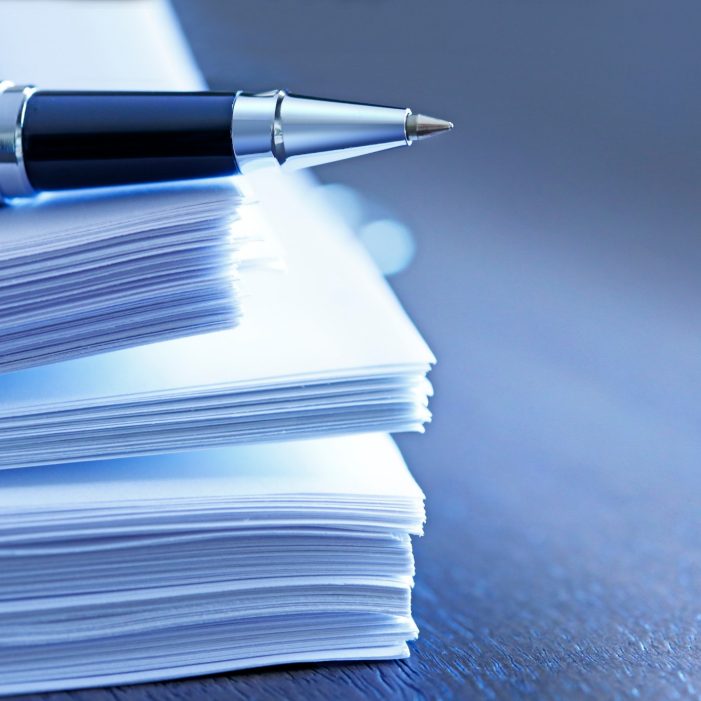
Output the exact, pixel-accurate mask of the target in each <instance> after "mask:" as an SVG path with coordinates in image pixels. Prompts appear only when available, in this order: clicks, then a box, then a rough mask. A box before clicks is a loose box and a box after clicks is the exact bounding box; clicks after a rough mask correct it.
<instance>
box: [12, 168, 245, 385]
mask: <svg viewBox="0 0 701 701" xmlns="http://www.w3.org/2000/svg"><path fill="white" fill-rule="evenodd" d="M240 199H241V198H240V196H239V195H238V193H237V191H236V189H235V188H234V187H233V185H232V183H231V181H221V180H220V181H209V182H203V183H188V184H178V185H174V186H160V187H152V188H143V187H142V188H117V189H115V190H107V191H105V190H97V191H92V192H88V193H84V192H81V193H74V194H68V195H67V194H62V195H60V196H54V197H49V196H42V197H40V198H36V199H33V200H31V201H28V202H24V203H22V204H21V205H19V204H15V205H13V206H12V207H0V373H3V372H7V371H10V370H17V369H20V368H25V367H31V366H34V365H41V364H45V363H52V362H56V361H58V360H64V359H67V358H74V357H80V356H85V355H91V354H94V353H100V352H104V351H106V350H114V349H117V348H124V347H129V346H134V345H140V344H143V343H150V342H154V341H161V340H165V339H170V338H177V337H180V336H189V335H192V334H197V333H203V332H206V331H214V330H220V329H225V328H231V327H233V326H235V325H236V322H237V321H238V318H239V315H240V309H239V307H240V299H239V297H240V295H239V292H238V289H237V288H236V287H235V282H236V279H237V275H238V268H239V264H240V262H241V260H242V258H244V257H245V254H246V248H247V247H248V248H250V246H247V244H248V241H247V238H246V236H247V235H248V233H249V232H248V231H247V230H246V228H245V227H234V226H233V222H234V221H235V219H236V218H237V212H238V209H239V203H240ZM251 235H252V236H254V235H255V233H254V232H251ZM249 262H253V261H249Z"/></svg>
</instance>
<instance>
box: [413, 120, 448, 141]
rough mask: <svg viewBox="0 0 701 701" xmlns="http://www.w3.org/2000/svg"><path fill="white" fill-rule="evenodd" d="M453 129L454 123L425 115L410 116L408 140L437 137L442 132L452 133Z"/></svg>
mask: <svg viewBox="0 0 701 701" xmlns="http://www.w3.org/2000/svg"><path fill="white" fill-rule="evenodd" d="M452 128H453V123H452V122H446V120H445V119H436V118H435V117H427V116H426V115H425V114H410V115H408V116H407V118H406V138H407V139H408V140H409V141H415V140H417V139H427V138H428V137H429V136H435V135H436V134H440V133H441V132H442V131H450V130H451V129H452Z"/></svg>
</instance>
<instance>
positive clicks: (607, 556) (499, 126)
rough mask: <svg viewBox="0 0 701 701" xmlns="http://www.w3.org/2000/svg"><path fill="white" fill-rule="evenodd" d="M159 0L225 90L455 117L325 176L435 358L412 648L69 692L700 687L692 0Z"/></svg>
mask: <svg viewBox="0 0 701 701" xmlns="http://www.w3.org/2000/svg"><path fill="white" fill-rule="evenodd" d="M175 5H176V8H177V9H178V12H179V14H180V17H181V20H182V22H183V25H184V28H185V30H186V33H187V35H188V37H189V39H190V40H191V42H192V45H193V49H194V51H195V55H196V57H197V59H198V61H199V62H200V65H201V66H202V67H203V69H204V72H205V74H206V76H207V78H208V80H209V81H210V83H211V85H212V86H213V87H215V88H222V89H224V88H245V89H267V88H271V87H285V88H287V89H289V90H291V91H297V92H303V93H308V94H316V95H320V96H328V97H338V98H344V99H357V100H362V101H368V102H373V101H374V102H381V103H389V104H397V105H404V104H408V105H409V106H411V107H413V108H415V109H416V110H421V111H425V112H427V113H429V114H435V115H436V116H441V117H446V118H449V119H452V120H453V121H454V122H455V123H456V129H455V131H454V133H453V134H452V135H450V136H449V137H443V138H441V139H436V140H433V141H431V142H426V143H422V144H418V145H414V146H413V147H412V148H411V149H406V150H404V151H403V152H388V153H384V154H378V155H376V156H373V157H369V158H366V159H358V160H356V161H350V162H346V163H340V164H335V165H333V166H326V167H324V168H322V169H320V170H319V171H318V174H319V175H320V177H321V178H322V180H324V181H327V182H343V183H345V184H347V185H349V186H351V187H353V188H355V189H356V190H358V191H359V192H360V193H362V197H363V200H364V202H365V205H364V206H365V207H366V208H367V209H368V211H369V212H370V213H371V214H372V215H373V216H391V217H395V218H397V219H399V220H401V221H402V222H403V223H404V224H406V225H407V226H408V227H409V228H410V229H411V230H412V231H413V233H414V236H415V240H416V245H417V252H416V258H415V260H414V262H413V264H412V265H411V266H410V267H409V268H408V269H407V270H406V271H404V272H402V273H400V274H398V275H396V276H394V277H393V278H392V282H393V285H394V286H395V289H396V290H397V292H398V294H399V296H400V297H401V299H402V301H403V303H404V304H405V306H406V307H407V309H408V310H409V312H410V313H411V314H412V316H413V317H414V319H415V320H416V322H417V325H418V326H419V328H420V329H421V330H422V332H424V334H425V335H426V337H427V339H428V340H429V342H430V344H431V345H432V347H433V349H434V351H435V353H436V355H437V356H438V358H439V365H438V366H437V368H436V369H435V371H434V373H433V374H432V380H433V382H434V384H435V387H436V397H435V399H434V401H433V404H432V408H433V410H434V413H435V418H434V423H433V425H431V426H430V427H429V430H428V433H427V435H426V436H405V437H400V444H401V446H402V448H403V450H404V452H405V454H406V456H407V459H408V461H409V464H410V466H411V467H412V470H413V472H414V473H415V475H416V476H417V479H418V480H419V481H420V483H421V484H422V486H423V487H424V489H425V491H426V494H427V497H428V501H427V506H428V513H429V522H428V528H427V534H426V537H425V538H424V539H423V540H421V541H419V542H417V543H416V554H417V570H418V572H417V584H416V590H415V613H416V618H417V621H418V624H419V626H420V627H421V630H422V634H421V638H420V640H419V642H418V643H417V644H416V645H414V647H413V652H412V657H411V659H409V660H407V661H404V662H397V663H385V664H374V665H365V664H355V665H322V666H318V667H315V666H304V667H299V668H284V669H280V670H273V671H262V672H252V673H242V674H233V675H223V676H218V677H215V678H211V679H205V680H193V681H187V682H179V683H168V684H158V685H148V686H142V687H135V688H131V689H117V690H115V691H96V692H80V693H76V694H75V695H74V697H75V698H79V699H86V700H88V699H89V700H90V701H96V700H97V699H103V698H104V699H107V698H109V699H114V698H117V699H146V698H148V699H156V698H158V699H184V698H202V699H205V698H206V699H239V698H240V699H244V698H284V697H287V698H305V699H327V698H357V699H365V698H378V699H379V698H387V697H399V698H430V699H433V698H460V699H462V698H485V699H502V698H518V699H521V698H525V699H579V698H583V699H584V698H586V699H589V698H591V699H637V698H648V699H665V698H670V699H677V698H698V697H699V695H701V641H700V640H699V634H700V633H701V587H700V586H699V584H700V583H701V438H700V434H699V430H700V427H701V422H700V421H699V419H700V417H701V411H700V408H701V392H700V391H699V390H700V379H701V327H700V324H699V313H698V306H699V304H698V302H699V299H700V291H701V290H700V289H699V288H700V287H701V284H700V282H699V279H700V277H699V274H698V270H699V262H700V259H701V232H700V227H699V224H700V223H701V196H700V195H701V191H700V185H701V146H700V144H701V138H700V132H701V91H700V90H699V83H700V78H701V49H700V48H699V36H700V29H701V4H699V3H698V2H691V1H687V0H678V1H677V2H651V1H649V0H624V1H618V0H590V1H588V2H575V1H574V0H532V1H530V2H524V1H523V0H479V1H475V0H451V1H450V2H447V1H440V2H433V3H426V2H418V0H372V1H371V0H344V1H343V2H330V1H329V0H288V1H286V2H282V1H281V0H256V2H249V3H243V2H240V1H236V2H232V1H231V0H198V2H196V3H195V2H187V0H177V1H176V2H175ZM378 213H379V214H378ZM65 697H66V696H65V695H63V694H56V695H52V696H51V697H50V698H52V699H62V698H65ZM47 698H48V697H47Z"/></svg>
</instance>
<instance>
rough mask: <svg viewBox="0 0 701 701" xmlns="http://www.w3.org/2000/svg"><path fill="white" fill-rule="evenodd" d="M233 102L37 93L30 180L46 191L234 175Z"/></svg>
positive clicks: (29, 144) (30, 119) (26, 139)
mask: <svg viewBox="0 0 701 701" xmlns="http://www.w3.org/2000/svg"><path fill="white" fill-rule="evenodd" d="M234 97H235V96H234V95H233V94H231V93H226V94H223V93H148V92H120V93H117V92H115V93H110V92H99V93H89V92H50V91H46V92H45V91H40V92H36V93H34V94H33V95H32V96H31V98H30V99H29V100H27V103H26V107H25V112H24V118H23V126H22V152H23V159H24V166H25V168H26V173H27V178H28V179H29V182H30V184H31V185H32V187H33V188H34V189H35V190H37V191H45V190H65V189H67V188H86V187H101V186H108V185H126V184H133V183H145V182H150V183H152V182H162V181H169V180H188V179H195V178H207V177H218V176H223V175H232V174H234V173H236V172H237V171H238V168H237V165H236V159H235V156H234V149H233V144H232V137H231V121H232V108H233V103H234Z"/></svg>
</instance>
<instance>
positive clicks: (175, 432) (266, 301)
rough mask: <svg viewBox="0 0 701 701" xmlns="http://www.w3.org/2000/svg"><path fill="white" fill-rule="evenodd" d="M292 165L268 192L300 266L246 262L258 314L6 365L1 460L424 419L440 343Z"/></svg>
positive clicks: (265, 185) (15, 462) (77, 456)
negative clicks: (15, 367) (195, 332)
mask: <svg viewBox="0 0 701 701" xmlns="http://www.w3.org/2000/svg"><path fill="white" fill-rule="evenodd" d="M280 177H281V178H283V180H282V182H281V181H279V180H278V179H276V178H272V179H271V178H270V177H268V178H267V179H266V180H265V182H259V183H258V186H259V187H258V194H259V196H260V198H261V201H262V203H263V205H264V204H265V203H266V202H267V201H268V195H271V196H272V197H273V198H274V201H275V204H276V207H275V209H274V210H272V209H271V211H270V214H271V216H272V226H273V229H274V230H275V231H276V233H277V234H278V235H279V238H280V244H281V247H282V249H283V253H284V257H285V259H286V261H287V267H288V270H287V272H286V273H276V272H270V271H264V272H261V271H254V270H252V271H250V272H249V273H247V274H246V275H245V277H244V279H243V285H244V286H245V289H246V291H247V293H248V294H249V298H248V299H247V314H246V323H245V324H242V325H241V326H240V327H239V328H236V329H233V330H231V331H223V332H216V333H211V334H204V335H200V336H194V337H192V338H183V339H178V340H174V341H167V342H164V343H156V344H151V345H148V346H142V347H139V348H130V349H126V350H121V351H116V352H112V353H103V354H102V355H97V356H91V357H86V358H81V359H78V360H71V361H67V362H63V363H57V364H54V365H49V366H43V367H37V368H31V369H29V370H22V371H18V372H13V373H7V374H5V375H0V397H2V403H1V404H0V467H20V466H26V465H40V464H45V463H56V462H66V461H73V460H94V459H100V458H111V457H116V456H123V455H143V454H149V453H159V452H168V451H174V450H183V449H187V448H202V447H206V446H214V445H223V444H233V443H243V442H252V441H255V442H260V441H263V440H266V441H268V440H284V439H289V438H293V437H298V438H304V437H314V436H324V435H332V434H342V433H349V432H355V433H358V432H365V431H406V430H421V429H422V426H423V424H424V422H425V421H427V420H428V419H429V417H430V414H429V412H428V409H427V396H428V394H429V393H430V385H429V384H428V382H427V380H426V377H425V376H426V372H427V371H428V370H429V368H430V364H431V362H432V361H433V356H432V355H431V352H430V351H429V349H428V347H427V346H426V344H425V343H424V341H423V339H422V338H421V336H420V335H419V334H418V333H417V331H416V329H415V328H414V326H413V324H412V323H411V321H410V320H409V318H408V317H407V316H406V314H405V313H404V311H403V310H402V309H401V307H400V306H399V304H398V303H397V301H396V299H395V297H394V295H393V294H392V293H391V291H390V290H389V288H388V287H387V285H386V283H385V282H384V280H383V279H382V278H381V277H380V276H379V275H378V273H377V271H376V270H375V268H374V266H373V265H372V263H371V262H370V261H369V260H368V258H367V256H366V255H365V253H364V251H363V250H361V248H360V246H359V244H358V243H357V242H356V241H355V240H353V239H352V238H351V234H350V233H349V232H347V231H346V230H345V229H344V228H343V226H342V224H341V223H340V222H339V221H338V220H336V219H335V218H334V217H333V214H332V213H331V212H327V211H325V210H324V209H323V208H322V206H321V204H316V205H315V206H313V207H312V206H310V204H312V203H314V202H315V199H314V198H315V190H314V188H313V187H312V185H311V184H308V183H306V182H305V181H299V180H297V181H294V182H293V181H292V180H290V179H289V178H284V176H280ZM271 193H272V194H271ZM276 212H280V213H284V215H283V214H277V215H276ZM276 216H279V217H280V218H281V220H280V221H276V218H275V217H276Z"/></svg>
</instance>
